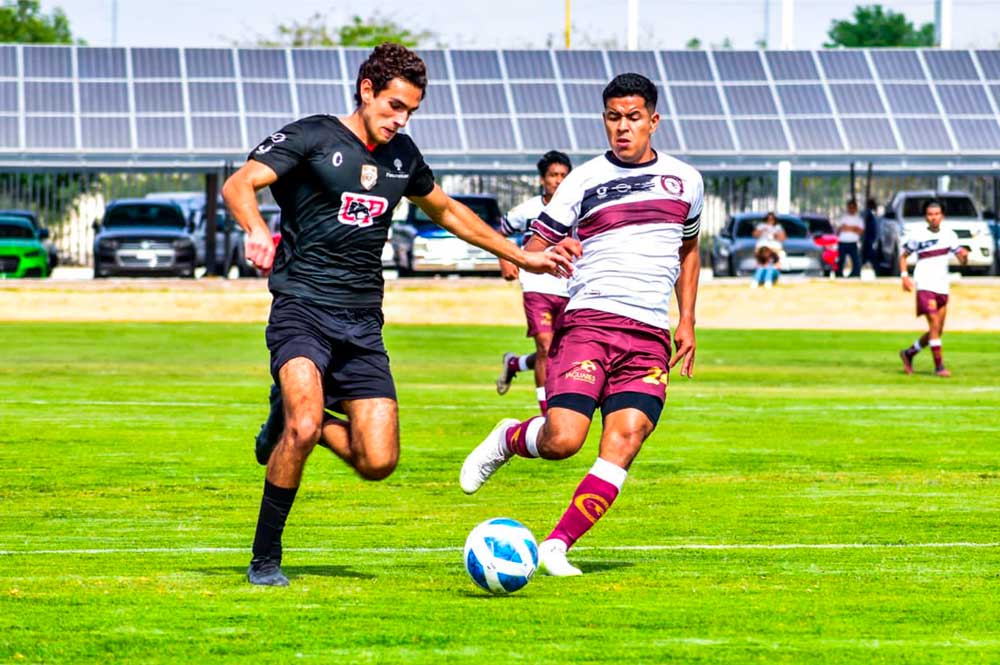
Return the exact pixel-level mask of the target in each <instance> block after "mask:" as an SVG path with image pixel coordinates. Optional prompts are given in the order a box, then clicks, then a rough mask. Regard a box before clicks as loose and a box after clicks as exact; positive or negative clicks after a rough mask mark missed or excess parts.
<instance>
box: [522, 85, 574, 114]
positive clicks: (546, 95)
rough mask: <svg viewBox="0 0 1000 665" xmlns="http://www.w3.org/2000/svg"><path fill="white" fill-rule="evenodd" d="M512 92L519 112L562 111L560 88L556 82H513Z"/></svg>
mask: <svg viewBox="0 0 1000 665" xmlns="http://www.w3.org/2000/svg"><path fill="white" fill-rule="evenodd" d="M510 92H511V96H512V97H513V98H514V111H515V112H517V113H562V110H563V108H562V102H561V101H560V100H559V89H558V88H557V87H556V85H555V84H554V83H512V84H511V86H510Z"/></svg>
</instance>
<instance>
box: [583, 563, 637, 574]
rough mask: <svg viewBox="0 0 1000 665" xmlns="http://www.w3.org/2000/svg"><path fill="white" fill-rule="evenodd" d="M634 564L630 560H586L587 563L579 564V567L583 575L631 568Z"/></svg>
mask: <svg viewBox="0 0 1000 665" xmlns="http://www.w3.org/2000/svg"><path fill="white" fill-rule="evenodd" d="M634 565H635V564H634V563H632V562H631V561H588V562H587V563H581V564H579V568H580V570H582V571H583V574H584V575H589V574H591V573H606V572H608V571H609V570H620V569H622V568H631V567H632V566H634Z"/></svg>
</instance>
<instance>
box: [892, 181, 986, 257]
mask: <svg viewBox="0 0 1000 665" xmlns="http://www.w3.org/2000/svg"><path fill="white" fill-rule="evenodd" d="M928 201H939V202H940V203H941V206H942V208H943V209H944V223H943V226H944V227H945V228H950V229H951V230H952V231H954V232H955V235H957V236H958V239H959V242H961V243H962V246H963V247H965V248H966V249H967V250H968V251H969V256H968V262H967V263H966V264H965V266H961V265H960V264H959V262H958V259H957V258H956V257H954V256H952V257H951V261H950V265H951V266H953V267H955V268H956V269H958V270H960V271H961V272H964V273H968V274H983V275H985V274H989V273H990V272H991V271H992V270H993V259H994V256H995V253H996V249H997V248H996V246H995V245H996V242H995V240H994V239H993V235H992V234H991V233H990V227H989V224H988V223H987V222H986V221H985V220H984V219H983V217H982V215H981V214H980V213H979V210H978V209H977V208H976V203H975V201H973V200H972V197H971V196H970V195H969V194H967V193H965V192H934V191H931V190H920V191H905V192H897V193H896V195H895V196H894V197H893V198H892V201H891V202H890V203H889V204H888V205H887V206H886V207H885V213H884V214H883V215H882V218H881V220H880V222H879V233H878V239H877V240H876V242H875V272H876V273H877V274H879V275H898V274H899V252H900V247H901V246H902V244H903V242H904V238H905V236H906V234H907V233H908V232H909V231H910V230H911V229H913V230H915V229H918V228H920V227H921V226H923V225H924V224H926V222H925V221H924V206H925V205H926V204H927V202H928ZM916 261H917V257H916V256H915V255H911V256H910V259H909V265H911V266H912V265H913V264H915V263H916Z"/></svg>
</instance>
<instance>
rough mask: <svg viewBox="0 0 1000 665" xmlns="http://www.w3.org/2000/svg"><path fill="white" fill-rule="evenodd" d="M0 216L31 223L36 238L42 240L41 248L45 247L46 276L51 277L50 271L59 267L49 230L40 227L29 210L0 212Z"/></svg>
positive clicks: (35, 216) (57, 253) (40, 224)
mask: <svg viewBox="0 0 1000 665" xmlns="http://www.w3.org/2000/svg"><path fill="white" fill-rule="evenodd" d="M0 216H2V217H21V218H23V219H26V220H28V222H30V223H31V226H32V227H33V228H34V229H35V231H36V232H37V234H38V237H39V238H41V239H42V246H43V247H45V255H46V257H48V260H47V261H46V264H47V268H48V274H49V275H51V274H52V271H53V270H55V268H56V266H57V265H59V252H58V251H56V246H55V245H54V244H53V243H52V241H51V240H50V239H49V230H48V229H47V228H45V227H44V226H42V223H41V222H40V221H39V220H38V215H36V214H35V213H34V212H32V211H30V210H0Z"/></svg>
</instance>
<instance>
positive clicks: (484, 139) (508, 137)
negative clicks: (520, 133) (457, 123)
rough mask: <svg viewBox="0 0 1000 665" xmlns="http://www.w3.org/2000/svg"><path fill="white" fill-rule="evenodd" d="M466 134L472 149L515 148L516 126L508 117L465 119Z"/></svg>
mask: <svg viewBox="0 0 1000 665" xmlns="http://www.w3.org/2000/svg"><path fill="white" fill-rule="evenodd" d="M465 136H466V138H467V139H468V141H469V149H470V150H513V149H514V148H515V141H514V127H513V126H512V125H511V121H510V120H508V119H507V118H473V119H466V120H465Z"/></svg>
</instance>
